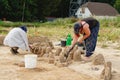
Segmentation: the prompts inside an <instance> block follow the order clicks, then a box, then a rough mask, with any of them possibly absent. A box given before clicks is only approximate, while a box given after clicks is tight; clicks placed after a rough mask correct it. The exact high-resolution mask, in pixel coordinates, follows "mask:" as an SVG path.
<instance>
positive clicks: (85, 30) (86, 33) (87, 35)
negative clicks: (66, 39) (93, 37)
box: [80, 24, 91, 43]
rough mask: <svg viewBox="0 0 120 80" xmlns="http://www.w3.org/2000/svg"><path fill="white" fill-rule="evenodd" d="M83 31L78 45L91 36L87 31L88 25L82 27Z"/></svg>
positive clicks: (88, 30)
mask: <svg viewBox="0 0 120 80" xmlns="http://www.w3.org/2000/svg"><path fill="white" fill-rule="evenodd" d="M83 31H84V34H85V35H84V36H83V37H82V38H81V39H80V43H82V42H83V41H84V40H85V39H86V38H88V37H89V36H90V34H91V32H90V29H89V25H88V24H85V25H84V26H83Z"/></svg>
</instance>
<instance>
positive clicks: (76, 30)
mask: <svg viewBox="0 0 120 80" xmlns="http://www.w3.org/2000/svg"><path fill="white" fill-rule="evenodd" d="M81 27H82V25H81V24H80V23H75V24H74V33H75V34H79V30H80V28H81Z"/></svg>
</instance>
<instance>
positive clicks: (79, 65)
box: [0, 37, 120, 80]
mask: <svg viewBox="0 0 120 80" xmlns="http://www.w3.org/2000/svg"><path fill="white" fill-rule="evenodd" d="M30 39H31V40H30ZM30 39H29V43H30V44H31V45H32V47H33V51H32V53H34V54H37V55H38V56H39V57H38V58H37V66H36V68H34V69H26V68H25V67H24V55H25V54H27V52H24V51H21V50H20V54H18V55H12V54H11V53H10V51H9V47H5V46H0V59H1V60H0V65H1V68H0V70H1V72H0V76H1V77H0V80H119V78H120V76H119V75H120V70H119V68H120V66H119V65H118V64H117V63H118V62H119V60H120V58H119V56H118V55H120V54H119V52H120V51H116V50H113V51H114V52H112V51H111V53H109V54H107V53H108V52H109V51H110V50H111V49H109V50H108V51H107V50H105V49H100V48H97V50H96V54H95V55H93V57H92V61H91V62H83V61H82V60H81V57H77V56H75V55H73V52H76V54H77V52H79V51H77V50H75V49H74V50H75V51H72V52H71V54H70V56H69V59H68V60H66V59H65V58H64V56H63V54H64V53H66V51H67V49H68V48H61V47H60V46H57V47H56V46H53V45H52V44H51V41H50V40H49V39H46V38H45V37H35V38H30ZM41 43H42V44H41ZM100 53H103V54H102V55H101V54H100ZM77 55H78V54H77ZM98 55H99V56H101V57H100V58H99V56H98ZM115 55H117V56H115ZM79 56H81V55H79ZM95 56H96V57H97V58H94V57H95ZM116 59H117V60H116ZM107 62H112V64H111V67H112V70H110V66H106V65H105V64H106V63H107ZM104 63H105V64H104ZM106 67H107V69H106ZM105 70H106V71H105ZM108 72H109V73H110V72H111V76H112V78H111V79H109V78H110V76H109V73H108ZM102 73H103V74H102ZM104 75H106V76H107V78H106V76H104ZM101 76H102V78H103V79H100V78H101Z"/></svg>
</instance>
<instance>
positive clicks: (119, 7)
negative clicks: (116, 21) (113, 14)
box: [114, 0, 120, 12]
mask: <svg viewBox="0 0 120 80" xmlns="http://www.w3.org/2000/svg"><path fill="white" fill-rule="evenodd" d="M114 7H115V8H116V9H117V10H118V11H119V12H120V0H116V2H115V4H114Z"/></svg>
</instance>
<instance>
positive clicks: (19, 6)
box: [0, 0, 120, 22]
mask: <svg viewBox="0 0 120 80" xmlns="http://www.w3.org/2000/svg"><path fill="white" fill-rule="evenodd" d="M86 1H94V2H104V3H108V4H111V5H112V6H114V7H115V8H116V9H117V10H118V11H119V12H120V0H86ZM69 4H70V0H52V1H51V0H0V11H1V12H0V19H3V18H6V19H7V21H14V22H17V21H24V22H40V21H41V20H42V21H45V17H49V16H54V17H58V18H60V17H62V18H65V17H68V15H69Z"/></svg>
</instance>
